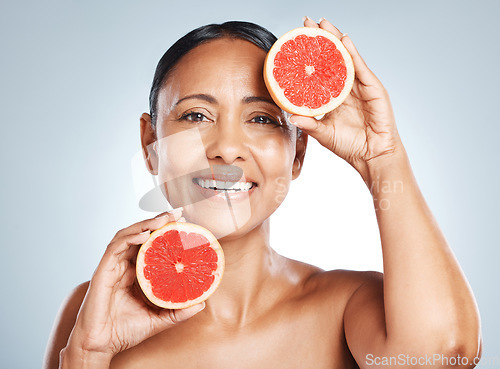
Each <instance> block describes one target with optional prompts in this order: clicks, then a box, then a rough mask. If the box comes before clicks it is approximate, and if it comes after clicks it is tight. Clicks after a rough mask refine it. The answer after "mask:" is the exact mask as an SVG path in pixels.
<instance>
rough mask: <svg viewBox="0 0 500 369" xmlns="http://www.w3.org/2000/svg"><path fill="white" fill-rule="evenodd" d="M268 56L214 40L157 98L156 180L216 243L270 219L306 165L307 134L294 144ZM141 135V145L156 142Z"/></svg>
mask: <svg viewBox="0 0 500 369" xmlns="http://www.w3.org/2000/svg"><path fill="white" fill-rule="evenodd" d="M265 56H266V53H265V51H264V50H262V49H260V48H258V47H257V46H255V45H253V44H252V43H250V42H247V41H243V40H237V39H236V40H235V39H226V38H224V39H217V40H214V41H210V42H208V43H205V44H202V45H200V46H198V47H196V48H194V49H193V50H191V51H190V52H188V53H187V54H186V55H185V56H183V57H182V58H181V60H180V61H179V62H178V63H177V65H176V67H175V68H174V69H173V70H172V71H171V72H170V74H169V77H168V79H167V80H166V82H165V84H164V86H163V87H162V90H161V91H160V93H159V96H158V106H157V112H158V113H157V122H156V137H157V142H156V143H155V144H154V150H155V152H156V155H157V160H158V162H157V164H155V165H153V166H156V165H157V168H158V169H157V170H158V180H159V182H160V183H163V184H164V186H163V189H164V193H165V195H166V196H167V199H168V201H169V202H170V204H171V205H172V206H173V207H174V208H176V207H179V206H183V207H184V212H183V214H184V217H185V218H186V220H187V221H189V222H193V223H197V224H200V225H202V226H204V227H206V228H208V229H210V230H211V231H212V232H213V233H214V234H215V236H216V237H217V238H222V237H226V236H228V237H231V238H232V237H236V236H238V235H241V234H245V233H247V232H248V231H250V230H251V229H253V228H254V227H256V226H258V225H259V224H261V223H262V222H263V221H264V220H266V219H267V218H268V217H269V216H270V215H271V214H272V213H273V212H274V210H276V208H277V207H278V206H279V205H280V204H281V202H282V201H283V199H284V197H285V195H286V193H287V192H288V188H289V185H290V181H291V180H292V179H294V178H296V177H297V176H298V175H299V173H300V168H301V166H302V162H303V157H304V153H305V147H306V142H307V136H306V135H303V136H302V137H300V138H299V140H297V137H296V135H297V131H296V129H295V127H293V126H292V125H291V124H289V123H288V122H287V120H286V119H285V114H284V113H283V111H282V110H281V109H280V108H279V107H278V106H277V105H276V104H275V103H274V102H273V101H272V99H271V97H270V95H269V93H268V91H267V89H266V86H265V83H264V80H263V77H262V70H263V64H264V59H265ZM143 123H144V122H143ZM143 136H145V137H146V139H145V137H143V145H144V143H146V144H149V143H152V142H150V141H152V140H154V138H153V134H151V135H150V136H151V139H147V137H148V134H147V133H144V129H143ZM153 160H154V159H153ZM214 181H215V182H214ZM214 187H215V188H216V189H214ZM230 187H233V188H232V189H231V188H230Z"/></svg>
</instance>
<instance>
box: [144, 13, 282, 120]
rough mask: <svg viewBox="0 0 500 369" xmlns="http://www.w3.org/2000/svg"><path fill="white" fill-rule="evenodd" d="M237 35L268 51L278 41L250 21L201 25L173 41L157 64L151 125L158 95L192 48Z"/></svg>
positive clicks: (152, 89) (150, 96)
mask: <svg viewBox="0 0 500 369" xmlns="http://www.w3.org/2000/svg"><path fill="white" fill-rule="evenodd" d="M224 37H227V38H233V39H234V38H235V39H242V40H246V41H249V42H251V43H252V44H254V45H255V46H258V47H260V48H261V49H263V50H264V51H266V52H267V51H269V49H270V48H271V46H273V44H274V43H275V42H276V40H277V39H276V36H274V35H273V34H272V33H271V32H269V31H268V30H267V29H265V28H264V27H261V26H259V25H257V24H254V23H250V22H241V21H231V22H225V23H222V24H208V25H206V26H202V27H199V28H197V29H195V30H193V31H191V32H189V33H188V34H186V35H185V36H183V37H181V38H180V39H179V40H177V42H176V43H175V44H173V45H172V46H171V47H170V48H169V49H168V50H167V51H166V52H165V54H163V56H162V57H161V59H160V61H159V62H158V66H157V67H156V72H155V75H154V77H153V84H152V86H151V92H150V94H149V110H150V113H151V125H152V126H153V128H155V126H156V107H157V103H158V94H159V92H160V89H161V88H162V86H163V83H164V82H165V80H166V79H167V76H168V73H169V72H170V71H171V70H172V68H173V67H174V66H175V65H176V64H177V62H178V61H179V59H180V58H182V57H183V56H184V55H186V54H187V53H188V52H189V51H190V50H192V49H194V48H195V47H196V46H199V45H201V44H202V43H205V42H208V41H211V40H215V39H218V38H224Z"/></svg>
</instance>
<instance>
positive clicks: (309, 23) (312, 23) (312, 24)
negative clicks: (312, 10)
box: [302, 15, 319, 28]
mask: <svg viewBox="0 0 500 369" xmlns="http://www.w3.org/2000/svg"><path fill="white" fill-rule="evenodd" d="M302 20H303V21H304V26H305V27H313V28H319V25H318V23H316V22H315V21H313V20H312V19H311V18H309V17H308V16H307V15H306V16H305V17H304V18H302Z"/></svg>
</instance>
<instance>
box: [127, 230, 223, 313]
mask: <svg viewBox="0 0 500 369" xmlns="http://www.w3.org/2000/svg"><path fill="white" fill-rule="evenodd" d="M169 230H177V231H185V232H187V233H191V232H196V233H200V234H202V235H203V236H205V237H206V238H207V239H208V240H209V241H210V245H211V247H212V248H213V249H214V251H215V252H216V254H217V269H216V270H215V271H214V272H213V275H214V276H215V279H214V282H213V283H212V285H211V286H210V288H209V289H208V290H206V291H205V292H204V293H203V294H202V295H201V296H199V297H198V298H196V299H193V300H188V301H186V302H172V301H165V300H162V299H160V298H158V297H156V296H155V295H154V294H153V287H152V285H151V282H150V281H149V280H148V279H147V278H146V276H145V275H144V269H145V267H146V264H145V262H144V260H145V257H144V256H145V254H146V251H147V250H148V249H149V248H150V247H151V246H152V244H153V241H154V240H155V239H156V238H157V237H159V236H162V235H163V234H164V233H166V232H167V231H169ZM223 274H224V252H223V251H222V247H221V246H220V244H219V241H218V240H217V238H215V236H214V235H213V234H212V233H211V232H210V231H209V230H207V229H206V228H204V227H201V226H199V225H197V224H193V223H187V222H170V223H167V224H166V225H164V226H163V227H161V228H158V229H157V230H156V231H154V232H153V233H151V235H150V236H149V238H148V240H147V241H146V242H145V243H143V244H142V246H141V248H140V249H139V253H138V254H137V262H136V276H137V281H138V282H139V286H140V287H141V290H142V292H143V293H144V295H145V296H146V298H147V299H148V300H149V301H150V302H151V303H153V304H154V305H156V306H158V307H161V308H164V309H184V308H187V307H190V306H193V305H196V304H199V303H200V302H203V301H205V300H206V299H208V298H209V297H210V296H211V295H212V294H213V293H214V292H215V290H216V289H217V287H218V286H219V284H220V281H221V280H222V275H223Z"/></svg>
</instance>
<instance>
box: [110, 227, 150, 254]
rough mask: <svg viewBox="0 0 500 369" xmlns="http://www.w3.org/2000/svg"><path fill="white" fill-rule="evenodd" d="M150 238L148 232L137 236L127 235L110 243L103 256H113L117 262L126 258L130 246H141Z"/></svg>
mask: <svg viewBox="0 0 500 369" xmlns="http://www.w3.org/2000/svg"><path fill="white" fill-rule="evenodd" d="M149 236H150V233H149V231H144V232H142V233H139V234H129V235H127V236H122V237H119V238H117V239H115V240H114V241H112V242H111V243H110V244H109V245H108V247H107V249H106V252H105V253H104V256H106V255H109V256H113V257H115V258H117V259H119V260H122V259H124V257H123V256H125V259H126V258H127V254H125V253H126V252H127V251H128V250H129V249H130V247H131V246H137V245H142V244H143V243H144V242H146V241H147V240H148V238H149Z"/></svg>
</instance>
